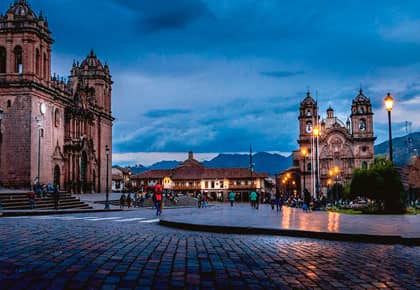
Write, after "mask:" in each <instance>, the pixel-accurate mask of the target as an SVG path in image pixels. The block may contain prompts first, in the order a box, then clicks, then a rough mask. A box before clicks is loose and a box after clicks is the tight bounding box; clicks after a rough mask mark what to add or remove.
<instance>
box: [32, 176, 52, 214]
mask: <svg viewBox="0 0 420 290" xmlns="http://www.w3.org/2000/svg"><path fill="white" fill-rule="evenodd" d="M27 194H28V198H29V206H30V208H31V209H34V208H35V203H36V199H35V196H37V197H39V198H45V197H47V195H50V196H52V198H53V201H54V208H55V209H56V210H57V209H58V205H59V199H60V193H59V189H58V185H57V184H55V185H52V184H51V183H48V184H41V183H40V182H39V179H38V178H35V180H34V184H33V186H32V191H30V192H28V193H27Z"/></svg>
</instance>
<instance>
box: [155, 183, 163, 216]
mask: <svg viewBox="0 0 420 290" xmlns="http://www.w3.org/2000/svg"><path fill="white" fill-rule="evenodd" d="M162 199H163V190H162V185H160V184H159V183H156V185H155V195H154V201H155V207H156V216H160V215H161V214H162V207H163V205H162Z"/></svg>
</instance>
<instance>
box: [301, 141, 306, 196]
mask: <svg viewBox="0 0 420 290" xmlns="http://www.w3.org/2000/svg"><path fill="white" fill-rule="evenodd" d="M300 152H301V154H302V156H303V191H305V189H306V157H307V156H308V150H306V148H302V150H301V151H300ZM301 195H302V194H301Z"/></svg>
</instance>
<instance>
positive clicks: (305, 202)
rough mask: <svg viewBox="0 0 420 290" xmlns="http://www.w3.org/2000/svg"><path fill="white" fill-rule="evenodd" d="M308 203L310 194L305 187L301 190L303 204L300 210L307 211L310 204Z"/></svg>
mask: <svg viewBox="0 0 420 290" xmlns="http://www.w3.org/2000/svg"><path fill="white" fill-rule="evenodd" d="M310 204H311V194H310V193H309V191H308V190H307V189H306V188H305V190H304V191H303V206H302V210H303V211H304V212H309V206H310Z"/></svg>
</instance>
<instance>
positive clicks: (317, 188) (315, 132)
mask: <svg viewBox="0 0 420 290" xmlns="http://www.w3.org/2000/svg"><path fill="white" fill-rule="evenodd" d="M313 133H314V137H315V197H316V198H318V197H319V176H318V137H319V129H318V128H314V129H313Z"/></svg>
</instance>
